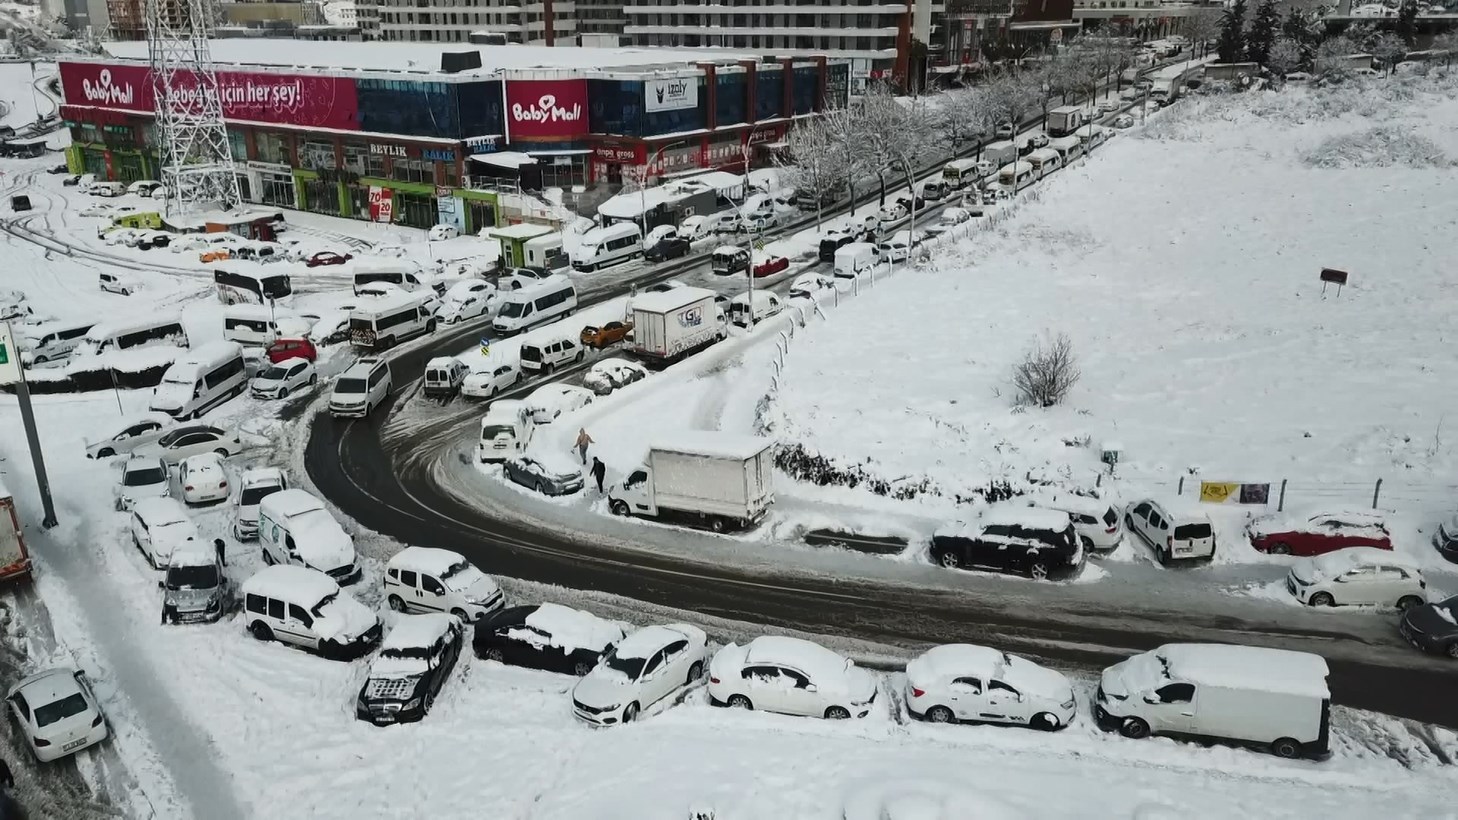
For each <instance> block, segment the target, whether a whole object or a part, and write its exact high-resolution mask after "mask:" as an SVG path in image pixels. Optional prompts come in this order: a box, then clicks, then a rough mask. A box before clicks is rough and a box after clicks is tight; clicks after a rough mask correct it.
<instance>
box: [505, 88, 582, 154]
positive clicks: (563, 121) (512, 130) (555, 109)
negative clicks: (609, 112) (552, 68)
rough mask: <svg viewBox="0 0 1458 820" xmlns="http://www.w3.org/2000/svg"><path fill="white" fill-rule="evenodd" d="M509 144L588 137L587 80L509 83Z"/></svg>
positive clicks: (507, 118)
mask: <svg viewBox="0 0 1458 820" xmlns="http://www.w3.org/2000/svg"><path fill="white" fill-rule="evenodd" d="M506 134H507V141H508V142H531V141H533V140H546V141H549V142H550V141H561V142H567V141H569V140H576V139H581V138H583V137H586V136H587V80H507V81H506Z"/></svg>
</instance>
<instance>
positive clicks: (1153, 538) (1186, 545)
mask: <svg viewBox="0 0 1458 820" xmlns="http://www.w3.org/2000/svg"><path fill="white" fill-rule="evenodd" d="M1124 523H1126V524H1128V525H1129V529H1130V530H1132V531H1133V532H1134V533H1135V534H1136V535H1138V536H1140V537H1141V538H1143V539H1144V540H1145V541H1148V542H1149V546H1151V547H1153V548H1154V554H1155V556H1156V557H1158V558H1159V562H1160V563H1161V564H1168V563H1169V562H1170V561H1182V560H1193V559H1197V558H1205V559H1209V558H1213V557H1214V556H1215V528H1214V526H1213V525H1212V524H1211V523H1210V516H1208V515H1206V514H1205V511H1204V510H1203V509H1201V508H1200V506H1199V505H1198V504H1197V503H1190V502H1184V501H1181V500H1179V499H1174V500H1166V501H1157V500H1155V499H1153V498H1146V499H1144V500H1142V501H1139V502H1137V503H1134V504H1130V505H1129V510H1128V512H1126V513H1125V514H1124Z"/></svg>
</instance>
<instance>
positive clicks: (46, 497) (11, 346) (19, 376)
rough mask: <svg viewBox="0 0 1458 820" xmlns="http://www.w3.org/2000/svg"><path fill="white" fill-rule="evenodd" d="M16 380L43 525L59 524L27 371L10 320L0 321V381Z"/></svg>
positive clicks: (21, 421) (46, 526)
mask: <svg viewBox="0 0 1458 820" xmlns="http://www.w3.org/2000/svg"><path fill="white" fill-rule="evenodd" d="M10 382H14V383H15V396H16V398H18V399H19V400H20V423H21V425H22V426H24V427H25V442H26V444H27V445H28V446H29V447H30V463H31V466H33V467H34V468H35V485H36V488H37V489H39V490H40V497H41V508H42V510H43V511H44V513H45V517H44V518H42V519H41V526H42V527H45V528H46V529H50V528H51V527H54V526H56V507H55V504H54V503H53V502H52V501H51V482H50V480H49V479H48V478H46V462H45V459H44V458H43V457H42V455H41V445H40V436H39V434H37V433H36V429H35V411H34V410H33V409H32V408H31V406H30V389H29V388H27V387H26V385H25V371H24V370H23V369H22V368H21V366H20V351H19V350H18V349H16V346H15V337H14V336H13V335H11V333H10V323H9V322H0V384H7V383H10Z"/></svg>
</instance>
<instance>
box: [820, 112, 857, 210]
mask: <svg viewBox="0 0 1458 820" xmlns="http://www.w3.org/2000/svg"><path fill="white" fill-rule="evenodd" d="M817 119H819V120H820V124H821V127H822V128H824V129H825V133H826V136H827V138H828V139H829V140H830V143H831V145H833V146H834V151H833V154H834V156H836V157H838V159H839V162H840V165H841V167H842V168H843V169H844V170H845V182H846V190H847V193H848V194H849V195H850V199H851V201H852V202H854V201H855V199H856V180H858V179H860V178H861V177H863V176H865V175H866V173H867V171H866V168H867V157H866V154H865V152H864V151H862V150H861V146H860V140H861V122H860V113H859V111H858V110H857V109H852V108H849V107H845V108H832V109H829V110H827V111H825V112H823V113H822V114H820V115H819V117H817Z"/></svg>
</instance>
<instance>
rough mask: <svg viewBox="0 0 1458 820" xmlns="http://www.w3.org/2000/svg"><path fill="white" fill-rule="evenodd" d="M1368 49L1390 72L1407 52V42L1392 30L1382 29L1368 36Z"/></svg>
mask: <svg viewBox="0 0 1458 820" xmlns="http://www.w3.org/2000/svg"><path fill="white" fill-rule="evenodd" d="M1366 46H1367V51H1369V52H1371V54H1372V56H1373V57H1376V58H1377V61H1378V62H1380V63H1381V64H1382V67H1383V68H1384V69H1386V70H1387V71H1388V72H1391V71H1392V67H1393V66H1395V65H1397V64H1398V63H1399V62H1400V61H1401V60H1402V58H1403V57H1404V56H1405V55H1406V54H1407V42H1406V41H1405V40H1403V39H1402V38H1401V37H1399V36H1397V35H1396V34H1393V33H1392V32H1390V31H1382V32H1378V33H1377V34H1375V35H1373V36H1372V37H1370V38H1368V40H1367V42H1366Z"/></svg>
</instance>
